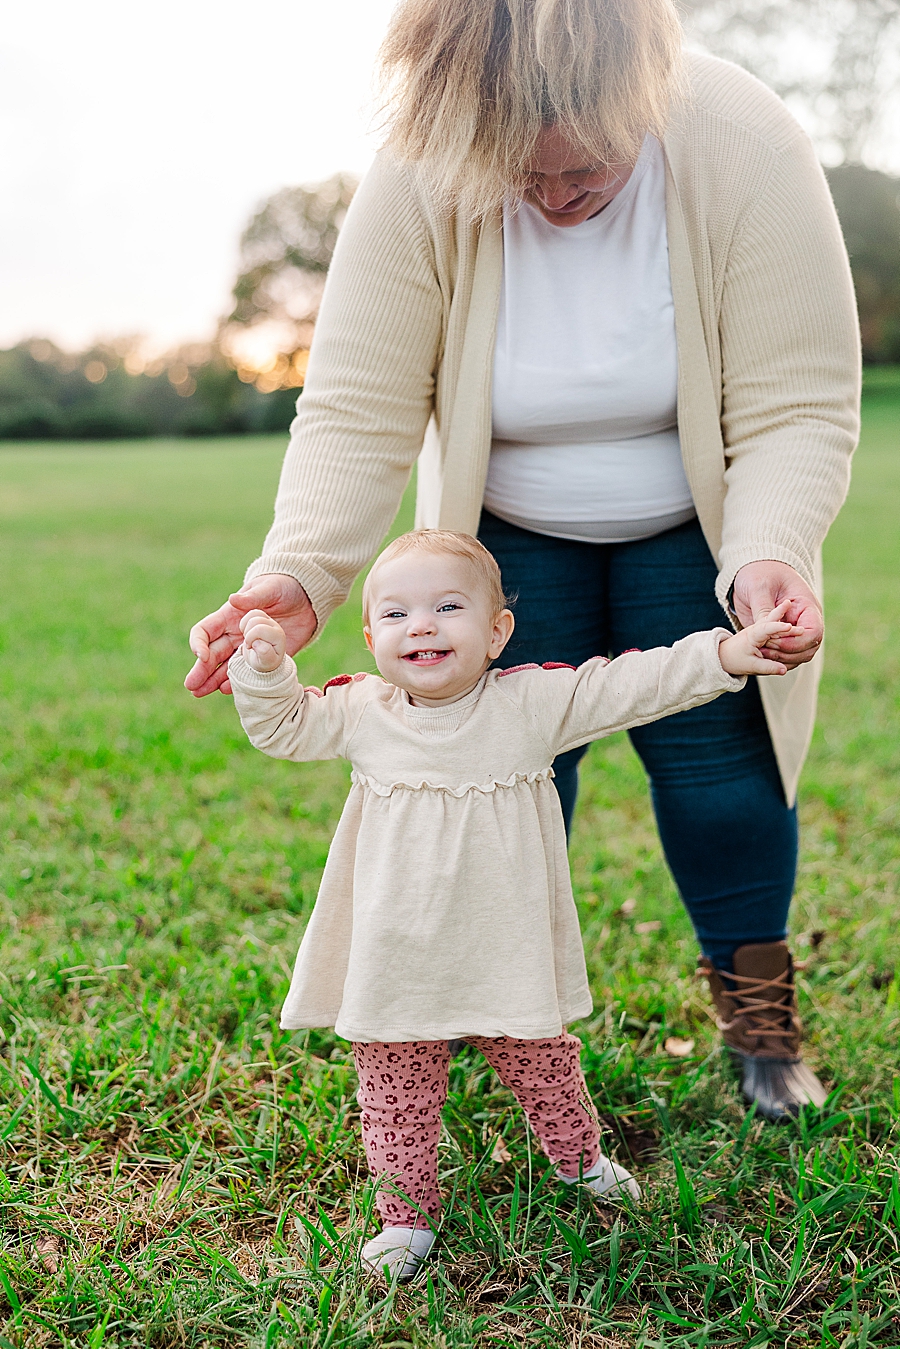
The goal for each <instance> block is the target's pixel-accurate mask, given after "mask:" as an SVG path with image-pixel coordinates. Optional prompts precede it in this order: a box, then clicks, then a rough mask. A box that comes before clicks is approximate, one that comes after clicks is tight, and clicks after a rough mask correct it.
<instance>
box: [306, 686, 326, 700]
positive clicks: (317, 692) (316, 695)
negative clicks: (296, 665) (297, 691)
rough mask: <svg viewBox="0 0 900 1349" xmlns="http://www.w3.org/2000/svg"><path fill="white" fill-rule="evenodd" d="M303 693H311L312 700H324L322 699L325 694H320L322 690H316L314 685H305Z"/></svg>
mask: <svg viewBox="0 0 900 1349" xmlns="http://www.w3.org/2000/svg"><path fill="white" fill-rule="evenodd" d="M303 692H304V693H311V694H312V695H313V697H314V698H324V697H325V694H324V693H323V692H322V690H321V689H319V688H316V686H315V684H307V686H306V688H305V689H304V690H303Z"/></svg>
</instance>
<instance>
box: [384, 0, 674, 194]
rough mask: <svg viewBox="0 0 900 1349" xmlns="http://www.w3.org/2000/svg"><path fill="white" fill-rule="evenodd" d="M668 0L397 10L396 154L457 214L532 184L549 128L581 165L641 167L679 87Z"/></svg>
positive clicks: (433, 3) (388, 59)
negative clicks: (649, 139)
mask: <svg viewBox="0 0 900 1349" xmlns="http://www.w3.org/2000/svg"><path fill="white" fill-rule="evenodd" d="M680 58H681V25H680V23H679V20H678V15H677V13H676V11H675V6H674V4H673V3H672V0H402V3H401V4H400V5H399V7H398V9H397V10H396V12H395V14H394V17H393V20H392V22H391V26H390V28H389V30H388V34H387V37H386V38H385V41H384V45H383V47H382V51H381V60H382V70H383V73H384V76H385V81H386V93H385V111H386V119H387V126H388V132H389V134H388V144H389V145H391V146H392V147H393V149H394V151H395V153H397V154H398V155H399V156H400V158H401V159H406V160H412V161H415V162H417V163H419V164H420V165H421V167H422V170H423V171H424V173H425V174H426V176H427V179H428V181H429V184H430V187H431V189H432V190H433V191H435V192H436V193H437V195H438V197H439V198H440V199H441V200H442V201H443V202H444V203H445V204H446V205H447V206H448V207H450V208H455V207H460V206H461V207H463V208H466V207H468V209H470V210H472V211H473V212H474V213H476V214H479V215H480V214H484V213H486V212H487V211H490V210H492V209H494V208H495V207H496V206H497V205H498V204H499V203H500V201H501V200H502V199H503V198H504V197H505V196H509V195H514V196H520V195H521V194H522V192H523V191H524V189H525V188H526V186H527V183H528V178H529V162H530V161H531V159H532V157H533V154H534V149H535V145H536V142H537V138H538V136H539V135H540V132H541V130H542V129H543V128H545V127H547V126H550V125H556V126H558V127H559V128H560V129H561V130H562V131H563V132H564V134H565V136H566V138H567V139H568V140H569V141H570V142H571V144H572V147H573V149H576V148H577V149H578V150H579V151H583V152H584V156H585V165H589V166H591V167H593V166H597V167H604V168H605V167H608V166H610V165H615V164H619V165H621V164H623V163H630V162H633V161H634V160H635V159H636V158H637V155H638V154H639V152H640V148H641V144H642V142H643V139H644V136H645V135H646V134H647V132H648V131H650V132H653V133H654V134H655V135H657V136H661V135H662V134H663V132H664V130H665V126H666V122H667V119H668V115H669V110H670V104H671V100H672V96H673V93H674V92H675V90H676V88H677V87H678V86H679V85H680V71H681V60H680Z"/></svg>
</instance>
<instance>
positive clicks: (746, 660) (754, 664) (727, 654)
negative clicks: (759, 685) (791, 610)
mask: <svg viewBox="0 0 900 1349" xmlns="http://www.w3.org/2000/svg"><path fill="white" fill-rule="evenodd" d="M788 603H789V601H786V602H785V603H784V604H780V605H779V606H778V608H777V609H773V610H772V612H771V613H770V614H769V617H768V618H763V619H760V621H759V622H758V623H753V624H751V626H750V627H749V628H742V629H741V631H740V632H736V633H735V634H734V636H733V637H726V638H725V640H724V642H722V643H720V645H719V660H720V661H721V662H722V669H723V670H727V672H728V673H729V674H732V675H784V674H787V672H788V667H787V666H786V665H784V664H782V662H781V661H778V660H769V659H768V658H767V657H766V656H764V655H763V654H762V652H763V648H764V647H766V646H769V644H770V641H771V639H772V638H773V637H800V636H802V635H803V632H804V629H803V628H798V627H795V626H794V625H793V624H792V623H785V621H784V614H785V613H786V611H787V607H788ZM770 649H771V648H770Z"/></svg>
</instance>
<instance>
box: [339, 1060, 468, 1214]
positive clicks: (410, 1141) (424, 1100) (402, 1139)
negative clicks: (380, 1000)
mask: <svg viewBox="0 0 900 1349" xmlns="http://www.w3.org/2000/svg"><path fill="white" fill-rule="evenodd" d="M353 1055H354V1058H355V1059H356V1071H357V1073H358V1074H359V1091H358V1092H357V1094H356V1099H357V1100H358V1102H359V1105H360V1109H361V1111H362V1136H363V1144H364V1146H365V1149H366V1161H367V1162H368V1164H369V1171H370V1173H371V1175H372V1178H373V1179H374V1180H380V1181H382V1182H383V1184H382V1185H381V1186H380V1187H379V1190H378V1194H377V1196H376V1198H375V1204H376V1207H377V1209H378V1212H379V1213H380V1214H381V1217H382V1219H383V1220H384V1223H385V1226H387V1227H406V1228H409V1227H418V1228H430V1227H431V1226H432V1224H431V1223H430V1222H429V1219H437V1218H438V1217H439V1216H440V1212H441V1199H440V1194H439V1191H438V1180H437V1145H438V1138H439V1136H440V1128H441V1110H442V1109H443V1106H444V1103H445V1101H446V1099H447V1070H448V1066H449V1063H450V1053H449V1050H448V1047H447V1044H446V1041H443V1040H417V1041H413V1042H410V1043H405V1044H354V1046H353ZM398 1191H400V1193H398ZM404 1196H406V1198H404ZM410 1201H411V1202H410ZM426 1215H427V1216H426Z"/></svg>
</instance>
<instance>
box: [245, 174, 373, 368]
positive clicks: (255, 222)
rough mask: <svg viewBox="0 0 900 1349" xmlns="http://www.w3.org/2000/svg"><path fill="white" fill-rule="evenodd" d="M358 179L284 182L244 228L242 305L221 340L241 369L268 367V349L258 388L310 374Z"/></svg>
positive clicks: (336, 176)
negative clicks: (328, 283) (309, 359)
mask: <svg viewBox="0 0 900 1349" xmlns="http://www.w3.org/2000/svg"><path fill="white" fill-rule="evenodd" d="M356 185H357V184H356V180H355V179H354V178H351V177H350V176H348V175H347V174H335V176H334V177H332V178H329V179H328V180H327V181H326V182H324V183H318V184H316V185H314V186H307V187H285V188H282V189H281V191H279V192H276V193H275V194H274V195H273V196H271V197H269V199H268V200H267V201H265V202H264V203H263V204H262V206H261V207H260V208H259V210H258V211H257V212H256V214H255V215H254V216H253V218H252V220H251V221H250V223H249V225H248V226H247V228H246V229H245V230H244V233H243V235H242V236H241V245H240V248H241V254H240V272H239V274H238V278H237V281H236V282H235V284H234V290H233V292H232V294H233V299H234V307H233V309H232V311H231V313H230V314H229V315H228V317H227V318H226V319H224V320H223V322H222V324H221V326H220V332H219V340H220V343H221V345H222V349H223V350H224V351H225V352H226V353H227V354H228V355H229V356H230V357H231V358H232V359H233V360H234V362H235V364H237V365H238V368H239V369H240V368H241V366H242V365H247V366H248V367H249V368H250V369H253V368H254V366H255V367H256V369H257V370H260V369H261V362H260V354H261V353H263V352H267V353H268V356H269V360H268V362H263V363H262V365H263V366H264V365H265V364H268V365H269V368H268V369H265V368H262V373H261V379H258V380H257V387H258V388H265V387H266V384H267V383H268V384H269V385H270V386H271V388H277V387H290V386H291V385H293V386H294V387H296V386H298V385H300V384H302V382H303V373H304V371H305V369H306V364H305V358H306V353H307V352H308V350H309V344H310V340H311V337H312V330H313V326H314V324H315V320H316V315H317V313H318V309H319V303H320V300H321V298H322V289H323V286H324V284H325V274H326V272H327V271H328V265H329V263H330V262H331V255H332V253H333V252H334V246H335V243H336V242H337V236H338V231H339V230H340V227H341V225H342V224H343V222H344V217H345V216H346V214H347V207H348V206H349V205H350V200H351V198H352V196H353V193H354V191H355V190H356ZM254 356H255V358H256V359H255V360H254Z"/></svg>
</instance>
